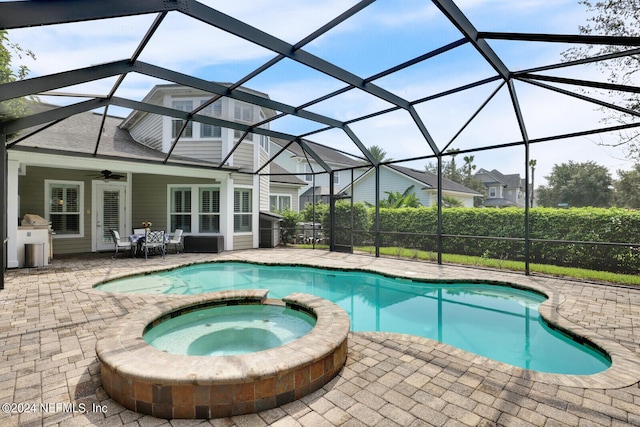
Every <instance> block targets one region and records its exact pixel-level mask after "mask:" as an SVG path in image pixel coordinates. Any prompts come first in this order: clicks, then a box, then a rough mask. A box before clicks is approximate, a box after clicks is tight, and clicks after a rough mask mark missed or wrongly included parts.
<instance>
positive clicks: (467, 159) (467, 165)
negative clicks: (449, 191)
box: [463, 156, 476, 183]
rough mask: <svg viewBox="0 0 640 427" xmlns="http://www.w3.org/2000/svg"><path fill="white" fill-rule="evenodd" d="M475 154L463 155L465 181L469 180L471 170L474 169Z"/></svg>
mask: <svg viewBox="0 0 640 427" xmlns="http://www.w3.org/2000/svg"><path fill="white" fill-rule="evenodd" d="M474 158H475V156H464V157H463V159H464V171H465V172H466V173H467V183H469V182H471V172H472V171H474V170H476V165H474V164H473V159H474Z"/></svg>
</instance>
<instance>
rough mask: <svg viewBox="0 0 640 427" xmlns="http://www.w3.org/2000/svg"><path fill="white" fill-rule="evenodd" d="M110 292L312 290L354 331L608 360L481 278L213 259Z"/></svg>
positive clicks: (528, 303) (554, 358) (601, 364)
mask: <svg viewBox="0 0 640 427" xmlns="http://www.w3.org/2000/svg"><path fill="white" fill-rule="evenodd" d="M97 288H98V289H101V290H103V291H108V292H135V293H156V294H157V293H167V294H199V293H204V292H213V291H219V290H223V289H229V290H236V289H254V288H260V289H269V296H270V297H272V298H282V297H284V296H286V295H288V294H290V293H292V292H303V293H307V294H313V295H317V296H319V297H321V298H325V299H327V300H330V301H333V302H334V303H336V304H337V305H339V306H340V307H342V308H343V309H344V310H345V311H346V312H347V313H348V314H349V316H350V318H351V329H352V330H353V331H382V332H396V333H405V334H411V335H417V336H422V337H426V338H431V339H434V340H437V341H440V342H444V343H446V344H450V345H453V346H455V347H458V348H461V349H463V350H466V351H469V352H472V353H475V354H478V355H481V356H485V357H488V358H490V359H494V360H497V361H500V362H504V363H508V364H510V365H514V366H519V367H522V368H526V369H531V370H534V371H539V372H550V373H560V374H579V375H589V374H593V373H597V372H601V371H603V370H605V369H607V368H608V367H609V366H611V362H610V360H609V358H608V357H607V356H606V355H605V354H604V353H603V352H601V351H598V350H597V349H595V348H594V347H591V346H589V345H583V344H582V343H579V342H577V341H576V340H574V339H572V338H571V337H569V336H567V335H565V334H562V333H560V332H559V331H557V330H555V329H553V328H551V327H550V326H549V325H548V324H547V323H546V322H545V321H544V320H543V319H542V318H541V317H540V316H539V313H538V306H539V304H540V303H541V302H543V301H544V300H545V297H544V296H543V295H540V294H538V293H535V292H532V291H527V290H522V289H518V288H515V287H510V286H498V285H494V284H481V283H457V282H456V283H440V284H436V283H426V282H419V281H413V280H409V279H403V278H393V277H385V276H382V275H379V274H374V273H366V272H359V271H358V272H356V271H342V270H331V269H320V268H312V267H302V266H284V265H278V266H270V265H261V264H250V263H243V262H218V263H215V262H214V263H207V264H198V265H192V266H187V267H182V268H178V269H174V270H170V271H165V272H158V273H154V274H147V275H142V276H134V277H128V278H124V279H120V280H116V281H112V282H108V283H104V284H101V285H99V286H97Z"/></svg>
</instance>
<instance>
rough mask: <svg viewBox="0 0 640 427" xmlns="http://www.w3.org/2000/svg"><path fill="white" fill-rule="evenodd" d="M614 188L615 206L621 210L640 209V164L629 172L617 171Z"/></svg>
mask: <svg viewBox="0 0 640 427" xmlns="http://www.w3.org/2000/svg"><path fill="white" fill-rule="evenodd" d="M618 177H619V179H618V180H617V181H616V182H615V183H614V184H613V186H614V187H615V205H616V206H618V207H621V208H631V209H638V208H640V164H636V165H635V166H634V168H633V169H632V170H630V171H624V170H619V171H618Z"/></svg>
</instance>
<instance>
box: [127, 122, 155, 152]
mask: <svg viewBox="0 0 640 427" xmlns="http://www.w3.org/2000/svg"><path fill="white" fill-rule="evenodd" d="M129 134H130V135H131V136H132V137H133V139H135V140H136V141H138V142H139V143H141V144H144V145H146V146H147V147H150V148H153V149H154V150H162V116H159V115H156V114H147V115H146V116H144V117H143V118H142V119H141V120H140V121H139V122H138V123H136V125H135V126H134V127H133V128H131V129H129Z"/></svg>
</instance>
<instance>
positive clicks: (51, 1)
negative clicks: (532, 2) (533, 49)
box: [0, 0, 640, 288]
mask: <svg viewBox="0 0 640 427" xmlns="http://www.w3.org/2000/svg"><path fill="white" fill-rule="evenodd" d="M374 3H375V0H362V1H360V2H358V3H357V4H355V5H354V6H353V7H351V8H350V9H348V10H347V11H345V12H343V13H342V14H340V15H339V16H337V17H335V18H334V19H332V20H331V21H329V22H327V23H326V24H325V25H323V26H322V27H321V28H319V29H317V30H316V31H314V32H312V33H310V34H309V35H308V36H307V37H305V38H303V39H301V40H300V41H298V42H297V43H295V44H290V43H287V42H285V41H283V40H281V39H278V38H277V37H275V36H273V35H271V34H268V33H266V32H264V31H262V30H259V29H258V28H255V27H252V26H251V25H249V24H247V23H245V22H242V21H240V20H237V19H235V18H233V17H231V16H228V15H225V14H224V13H221V12H220V11H218V10H216V9H213V8H211V7H208V6H206V5H204V4H202V3H200V2H198V1H196V0H140V1H130V0H110V1H108V2H95V1H84V0H46V1H45V0H36V1H28V2H23V1H9V2H0V30H12V29H18V28H29V27H39V26H43V25H55V24H62V23H73V22H82V21H89V20H96V19H108V18H117V17H127V16H137V15H143V14H155V15H156V18H155V20H154V22H153V24H152V25H151V26H150V27H149V29H148V30H147V32H146V34H145V35H144V37H143V38H142V39H141V40H140V42H139V44H138V46H137V48H136V49H135V50H134V51H133V52H132V54H131V56H130V57H129V58H124V59H122V60H119V61H114V62H109V63H106V64H101V65H95V66H90V67H86V68H79V69H74V70H68V71H64V72H60V73H56V74H51V75H47V76H42V77H35V78H28V79H25V80H22V81H15V82H10V83H4V84H0V102H2V101H6V100H11V99H14V98H20V97H25V96H30V95H38V94H42V93H45V92H49V91H55V90H57V89H61V88H65V87H68V86H73V85H77V84H81V83H85V82H90V81H95V80H99V79H103V78H107V77H117V81H116V83H115V84H114V86H113V88H112V90H111V91H110V92H109V94H107V95H106V96H100V97H95V98H93V99H90V100H88V101H83V102H79V103H77V104H73V105H69V106H64V107H59V108H56V109H54V110H51V111H47V112H45V113H40V114H34V115H31V116H27V117H21V118H17V119H13V120H8V121H4V122H0V142H3V158H4V159H5V161H4V163H3V165H4V166H3V168H2V170H1V171H0V176H1V179H2V180H3V181H2V182H3V185H2V187H1V188H3V195H2V201H1V202H0V208H3V209H5V210H6V181H7V170H6V150H10V149H12V147H13V145H14V144H16V142H14V143H11V144H9V145H7V143H8V141H7V137H8V135H11V134H14V133H16V132H19V131H21V130H25V129H28V128H30V127H33V126H37V125H47V124H50V123H52V122H54V123H57V122H59V121H62V120H64V119H66V118H68V117H71V116H73V115H75V114H78V113H81V112H86V111H91V110H95V109H97V108H104V115H105V117H106V114H107V110H108V108H109V106H120V107H126V108H130V109H133V110H139V111H146V112H149V113H153V114H159V115H163V116H168V117H173V118H178V119H182V120H184V121H185V122H184V123H185V126H186V123H187V122H188V121H197V122H200V123H206V124H211V125H215V126H222V127H226V128H231V129H235V130H238V131H241V132H243V134H244V135H245V136H246V135H247V134H248V133H256V134H260V135H266V136H269V137H276V138H281V139H283V140H286V141H289V144H296V145H298V146H299V147H300V148H301V149H302V150H303V151H304V152H305V153H306V155H308V156H309V157H310V158H312V159H313V160H314V161H315V162H316V163H317V164H318V165H320V167H321V168H322V172H321V173H326V174H330V175H332V174H333V173H334V172H335V171H333V170H332V169H331V167H330V166H329V165H328V164H327V163H326V162H324V160H323V159H322V157H321V156H320V155H318V153H316V152H315V151H314V149H313V147H312V146H311V145H310V144H309V142H313V141H312V139H311V138H312V137H313V135H314V134H316V133H319V132H321V131H325V130H329V129H335V130H338V131H341V132H342V133H343V134H344V135H345V136H346V139H347V140H348V141H351V143H352V144H353V146H354V147H355V151H354V153H353V155H354V156H355V157H356V158H359V159H362V161H363V162H364V163H367V164H369V165H370V166H371V167H373V168H374V169H375V177H376V178H375V179H376V181H375V182H376V187H379V170H380V166H381V165H382V164H391V163H394V162H400V161H408V160H416V159H435V160H436V161H437V165H438V179H439V184H438V239H439V241H440V245H439V251H438V262H439V263H441V262H442V246H441V239H442V211H441V209H442V161H443V158H446V157H447V156H449V155H450V153H447V152H446V150H447V148H448V147H449V145H450V144H451V143H452V142H453V139H452V140H451V141H449V142H448V143H447V144H442V145H439V144H438V143H437V142H436V141H435V140H434V139H433V137H432V136H431V133H430V131H429V128H428V127H427V126H426V125H425V123H424V121H423V119H422V117H421V116H420V114H419V113H418V112H417V110H416V108H415V106H416V105H418V104H422V103H425V102H428V101H430V100H434V99H437V98H440V97H445V96H448V95H452V94H454V93H459V92H462V91H465V90H468V89H472V88H475V87H479V86H483V85H486V84H489V83H495V82H501V84H502V85H506V88H507V90H508V93H509V95H510V97H511V102H512V108H513V112H514V114H515V116H516V117H517V123H518V126H519V130H520V136H521V138H520V139H519V140H516V141H513V142H512V143H507V144H496V145H489V146H484V147H481V148H476V149H473V150H461V151H458V152H457V154H462V153H465V152H476V151H480V150H489V149H496V148H504V147H508V146H523V147H524V151H525V155H524V159H523V165H524V168H525V170H526V174H525V175H526V176H525V180H526V183H527V184H529V182H530V177H529V169H528V167H527V165H528V162H529V146H530V145H531V144H534V143H538V142H547V141H554V140H559V139H564V138H567V137H575V136H580V135H590V134H597V133H603V132H610V131H615V130H621V129H633V128H637V127H638V126H640V123H631V124H628V125H623V126H610V127H601V128H593V129H591V130H587V131H582V132H576V133H572V134H563V135H555V136H551V137H546V138H538V139H530V138H529V136H528V131H527V126H526V124H525V121H524V119H523V117H522V111H521V107H520V104H519V101H518V91H517V89H516V87H515V85H514V82H515V81H518V82H523V83H526V84H529V85H533V86H536V87H538V88H542V89H545V90H549V91H550V92H554V93H560V94H562V95H566V96H569V97H575V98H578V99H581V100H583V101H586V102H590V103H593V104H594V105H597V106H599V107H604V108H610V109H612V110H615V111H618V112H622V113H624V114H628V115H630V116H632V117H638V116H640V114H639V113H638V112H635V111H631V110H629V109H626V108H622V107H619V106H616V105H614V104H612V103H608V102H604V101H600V100H597V99H594V98H593V97H590V96H588V95H585V94H584V93H581V92H580V91H570V90H565V89H561V88H558V87H556V86H553V85H552V84H569V85H574V86H576V87H578V88H580V87H585V88H600V89H605V90H615V91H621V92H625V93H634V94H637V93H640V87H634V86H626V85H614V84H608V83H600V82H594V81H588V80H576V79H566V78H561V77H557V76H550V75H548V74H541V73H543V72H547V71H554V70H559V69H562V68H564V67H567V66H571V65H576V64H578V63H588V62H590V61H591V62H595V61H598V60H603V59H605V58H604V57H594V58H591V59H587V60H582V61H575V62H573V63H557V64H550V65H547V66H545V67H539V68H536V69H529V70H518V71H514V70H510V69H509V68H508V67H507V66H506V65H505V63H504V61H503V60H502V59H501V58H500V56H499V55H498V54H497V53H496V52H495V51H494V50H493V49H492V48H491V46H490V45H489V44H488V42H487V41H489V40H510V41H537V42H542V43H558V42H565V43H568V42H570V43H575V44H583V45H590V44H609V45H616V46H620V47H636V48H630V49H628V50H623V51H622V52H621V53H619V54H616V55H608V56H607V59H610V58H613V57H616V56H617V57H623V56H627V55H638V54H640V49H639V48H637V46H640V37H611V36H584V35H564V34H532V33H501V32H488V31H479V30H478V29H477V28H476V27H475V26H474V25H473V24H472V22H471V21H470V20H469V19H468V18H467V17H466V16H465V14H464V13H463V12H462V11H461V10H460V9H459V8H458V6H457V5H456V4H455V2H454V1H452V0H432V3H433V4H434V5H435V6H436V7H437V8H438V9H439V10H440V12H441V13H442V14H443V15H444V16H445V17H446V18H447V19H448V20H449V22H450V23H451V24H453V25H454V26H455V28H457V29H458V31H459V32H460V38H459V39H458V40H455V41H453V42H451V43H448V44H445V45H443V46H440V47H438V48H436V49H434V50H432V51H430V52H426V53H423V54H422V55H419V56H417V57H415V58H413V59H411V60H409V61H406V62H404V63H401V64H397V65H395V66H393V67H391V68H389V69H388V70H385V71H383V72H380V73H377V74H375V75H373V76H369V77H362V76H358V75H355V74H353V73H351V72H349V71H347V70H346V69H344V68H341V67H339V66H337V65H335V64H333V63H331V62H329V61H327V60H324V59H322V58H320V57H317V56H315V55H313V54H311V53H309V52H308V51H306V50H304V47H305V46H306V45H308V44H309V43H310V42H312V41H314V40H316V39H317V38H319V37H320V36H322V35H323V34H325V33H327V32H328V31H329V30H331V29H333V28H335V27H336V26H337V25H339V24H341V23H343V22H345V21H347V20H349V19H350V18H352V17H353V16H354V15H356V14H358V13H359V12H361V11H363V10H365V9H366V8H367V7H368V6H370V5H372V4H374ZM169 13H180V14H183V15H185V16H187V17H189V18H192V19H194V20H197V21H199V22H201V23H204V24H206V25H209V26H212V27H215V28H217V29H220V30H222V31H224V32H226V33H229V34H232V35H235V36H237V37H240V38H242V39H243V40H246V41H248V42H250V43H252V44H254V45H257V46H260V47H262V48H264V49H267V50H268V51H270V52H272V53H273V54H274V56H273V58H272V59H270V60H268V61H267V62H266V63H264V64H263V65H261V66H259V67H257V68H255V69H254V70H252V71H250V72H249V73H248V74H247V75H246V76H244V77H243V78H241V79H239V80H238V81H236V82H234V83H232V84H230V85H228V86H227V85H222V84H218V83H213V82H210V81H206V80H203V79H200V78H196V77H193V76H189V75H186V74H182V73H179V72H176V71H173V70H170V69H167V68H163V67H160V66H157V65H154V64H148V63H145V62H142V61H140V60H139V59H138V58H139V57H140V55H141V53H142V52H143V51H144V49H145V47H146V46H147V44H148V43H149V41H150V40H151V39H152V38H153V36H154V34H155V33H156V31H157V29H158V28H159V27H160V26H161V25H162V22H163V20H164V19H165V17H166V16H167V14H169ZM465 45H470V46H472V47H473V49H474V50H475V51H476V52H477V53H479V54H480V55H481V56H482V58H484V60H485V61H486V62H487V63H488V64H489V65H490V67H491V68H492V69H493V70H494V72H495V74H494V75H493V76H491V77H488V78H485V79H482V80H479V81H476V82H474V83H470V84H466V85H462V86H459V87H456V88H453V89H449V90H447V91H444V92H441V93H437V94H434V95H431V96H429V97H426V98H422V99H416V100H408V99H405V98H403V97H401V96H399V95H398V94H396V93H393V92H391V91H389V90H386V89H384V88H382V87H381V86H379V85H377V84H376V83H374V82H375V81H376V80H379V79H381V78H383V77H386V76H389V75H392V74H394V73H397V72H399V71H401V70H404V69H406V68H407V67H410V66H412V65H415V64H418V63H421V62H423V61H428V60H430V59H432V58H435V57H438V56H439V55H442V54H444V53H446V52H449V51H451V50H454V49H457V48H460V47H461V46H465ZM285 58H286V59H289V60H292V61H295V62H296V63H298V64H300V65H302V66H305V67H309V68H311V69H313V70H316V71H318V72H320V73H322V74H323V75H324V76H328V77H330V78H332V79H334V80H336V81H339V82H341V83H342V84H344V85H345V86H344V87H342V88H341V89H338V90H335V91H333V92H330V93H327V94H324V95H323V96H320V97H318V98H316V99H314V100H312V101H309V102H307V103H305V104H304V105H299V106H295V105H288V104H286V103H283V102H279V101H277V100H271V99H268V98H264V97H261V96H257V95H253V94H251V93H247V92H245V91H241V90H238V89H239V88H240V87H241V86H242V85H243V84H244V83H246V82H247V81H249V80H250V79H252V78H254V77H255V76H257V75H259V74H261V73H263V72H265V71H267V70H269V69H270V68H271V67H273V66H274V65H276V64H277V63H278V62H280V61H281V60H283V59H285ZM129 73H138V74H142V75H146V76H151V77H155V78H159V79H162V80H166V81H169V82H173V83H176V84H180V85H184V86H189V87H193V88H198V89H201V90H205V91H207V92H210V93H212V94H214V95H213V96H212V98H211V99H210V100H209V101H208V102H207V103H206V105H209V104H211V103H213V102H215V101H216V100H217V99H219V98H221V97H229V98H232V99H235V100H240V101H243V102H247V103H250V104H253V105H258V106H261V107H265V108H268V109H272V110H274V111H276V112H277V114H276V118H278V117H282V116H284V115H291V116H294V117H297V118H301V119H305V120H308V121H311V122H314V123H317V124H319V125H321V128H320V129H318V130H316V131H312V132H307V133H301V134H289V133H282V132H276V131H272V130H269V129H264V128H262V127H259V126H261V125H262V124H263V123H266V122H268V120H267V121H264V122H262V123H256V124H252V125H245V124H240V123H235V122H231V121H228V120H222V119H217V118H213V117H208V116H204V115H202V114H198V113H199V112H200V111H201V109H202V108H204V106H206V105H204V106H200V107H198V108H197V109H196V110H194V111H191V112H183V111H178V110H174V109H171V108H166V107H160V106H157V105H153V104H149V103H145V102H140V101H136V100H133V99H124V98H121V97H117V96H115V93H116V91H117V89H118V87H119V86H120V84H121V83H122V81H123V79H124V78H125V76H127V75H128V74H129ZM502 85H501V86H500V87H502ZM353 90H357V91H362V92H364V93H366V94H368V95H371V96H373V97H375V98H379V99H381V100H384V101H385V102H387V103H388V104H390V105H391V107H389V108H386V109H384V110H381V111H376V112H373V113H370V114H367V115H364V116H361V117H357V118H355V119H351V120H349V121H341V120H339V119H336V118H333V117H329V116H326V115H322V114H318V113H314V112H312V111H310V110H309V109H308V108H309V107H310V106H312V105H315V104H318V103H320V102H323V101H325V100H328V99H331V98H334V97H336V96H339V95H341V94H344V93H346V92H349V91H353ZM497 90H498V89H496V92H497ZM489 100H490V98H488V99H487V101H485V104H484V105H486V103H488V101H489ZM484 105H483V106H481V107H480V108H479V109H478V111H477V112H476V113H475V114H477V113H478V112H479V111H480V110H481V109H482V108H483V107H484ZM392 111H403V112H405V113H406V114H408V115H409V116H410V117H411V119H412V121H413V123H414V124H415V126H416V128H417V130H418V131H419V133H420V135H421V136H422V138H423V140H424V144H425V146H426V147H428V149H429V150H430V151H431V152H432V154H431V155H427V156H423V157H418V158H412V159H400V160H396V161H394V162H386V163H381V162H379V161H377V160H376V159H375V158H374V156H373V155H372V154H371V153H370V152H369V150H368V149H367V148H366V146H365V144H364V143H363V142H362V141H361V139H360V137H359V136H358V135H357V133H356V132H354V131H353V129H352V127H350V125H351V124H354V123H357V122H359V121H363V120H366V119H371V118H376V117H378V116H382V115H383V114H386V113H389V112H392ZM473 117H474V116H472V117H471V118H470V119H469V121H468V122H467V123H466V124H465V125H464V126H463V129H464V127H465V126H466V125H467V124H468V123H469V122H470V121H471V120H472V119H473ZM103 123H104V119H103ZM101 131H102V129H100V130H98V131H97V133H96V147H95V151H94V156H99V154H98V152H99V145H100V134H101ZM461 131H462V129H461ZM243 138H244V137H243ZM454 139H455V137H454ZM179 143H180V135H178V136H177V137H176V138H175V140H174V141H173V146H172V148H171V150H170V152H169V153H168V154H167V157H166V159H165V161H164V163H167V162H169V160H170V158H171V155H172V152H173V148H174V147H175V145H176V144H179ZM17 144H19V141H18V142H17ZM237 146H238V145H237V144H236V146H234V147H233V148H232V149H231V151H230V152H229V153H226V158H228V157H229V156H230V155H232V154H233V152H234V150H235V149H236V148H237ZM276 156H277V154H276V155H274V156H272V157H271V158H270V160H269V162H271V161H273V160H274V159H275V157H276ZM224 161H225V160H224V159H223V161H222V162H221V163H220V165H219V167H223V165H224ZM263 168H264V166H263V167H261V168H259V169H257V170H255V171H252V172H251V173H253V174H262V169H263ZM314 173H317V172H314ZM332 181H333V180H331V182H332ZM525 192H526V197H525V209H526V214H525V217H526V231H525V236H524V240H525V258H526V274H529V265H528V262H529V261H528V258H529V256H528V250H529V243H530V239H529V231H528V223H529V221H528V211H529V199H530V197H529V185H526V186H525ZM377 193H378V192H376V203H375V205H376V216H375V218H376V224H375V227H374V229H375V230H376V232H377V233H379V232H380V229H379V224H378V218H379V200H378V197H377V196H378V195H377ZM2 228H3V236H2V237H3V239H4V240H5V245H3V248H2V249H1V251H2V253H1V254H0V255H1V256H2V259H3V262H4V263H5V264H4V266H5V267H6V236H7V231H6V229H7V219H6V215H5V218H4V221H3V224H2ZM375 241H376V255H379V241H380V239H379V236H376V239H375ZM2 283H3V282H0V288H1V286H2Z"/></svg>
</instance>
